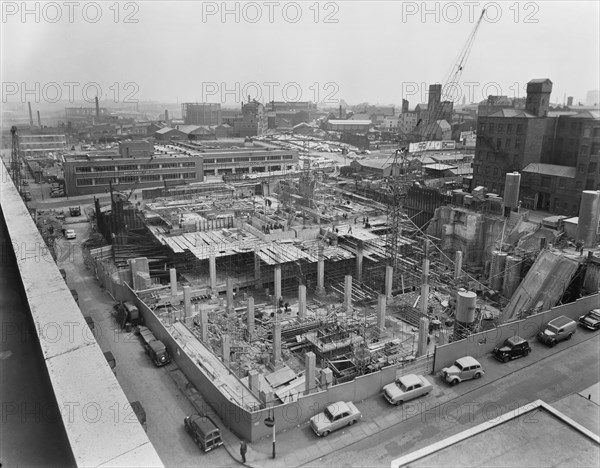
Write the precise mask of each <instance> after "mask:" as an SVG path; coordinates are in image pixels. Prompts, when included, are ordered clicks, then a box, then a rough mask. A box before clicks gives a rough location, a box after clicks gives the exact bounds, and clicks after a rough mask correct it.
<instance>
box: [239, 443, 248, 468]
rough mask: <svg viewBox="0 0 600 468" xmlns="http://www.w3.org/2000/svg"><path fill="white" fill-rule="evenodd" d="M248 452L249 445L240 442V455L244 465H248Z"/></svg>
mask: <svg viewBox="0 0 600 468" xmlns="http://www.w3.org/2000/svg"><path fill="white" fill-rule="evenodd" d="M247 451H248V444H246V441H245V440H242V441H241V442H240V455H241V456H242V463H246V452H247Z"/></svg>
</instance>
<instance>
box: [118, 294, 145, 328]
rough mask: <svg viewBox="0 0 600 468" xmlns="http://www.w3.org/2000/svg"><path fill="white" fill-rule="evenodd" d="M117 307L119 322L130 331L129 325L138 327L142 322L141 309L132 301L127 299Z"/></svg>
mask: <svg viewBox="0 0 600 468" xmlns="http://www.w3.org/2000/svg"><path fill="white" fill-rule="evenodd" d="M115 307H116V308H117V322H119V325H120V326H121V328H125V329H127V331H130V330H129V329H128V328H129V327H131V326H133V327H136V326H138V325H140V324H141V323H142V318H141V315H140V311H139V309H138V308H137V307H136V306H135V305H134V304H132V303H131V302H129V301H125V302H122V303H120V304H117V305H116V306H115Z"/></svg>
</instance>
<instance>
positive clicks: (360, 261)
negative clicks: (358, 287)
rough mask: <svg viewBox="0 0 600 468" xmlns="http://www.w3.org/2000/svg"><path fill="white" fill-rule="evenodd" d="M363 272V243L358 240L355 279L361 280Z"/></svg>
mask: <svg viewBox="0 0 600 468" xmlns="http://www.w3.org/2000/svg"><path fill="white" fill-rule="evenodd" d="M362 273H363V243H362V241H359V242H358V245H357V246H356V281H359V282H362Z"/></svg>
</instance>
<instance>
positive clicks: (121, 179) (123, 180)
mask: <svg viewBox="0 0 600 468" xmlns="http://www.w3.org/2000/svg"><path fill="white" fill-rule="evenodd" d="M136 181H137V176H120V177H119V183H120V184H126V183H129V182H136Z"/></svg>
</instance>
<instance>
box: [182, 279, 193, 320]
mask: <svg viewBox="0 0 600 468" xmlns="http://www.w3.org/2000/svg"><path fill="white" fill-rule="evenodd" d="M191 316H192V287H191V286H184V287H183V317H184V318H188V317H191Z"/></svg>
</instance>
